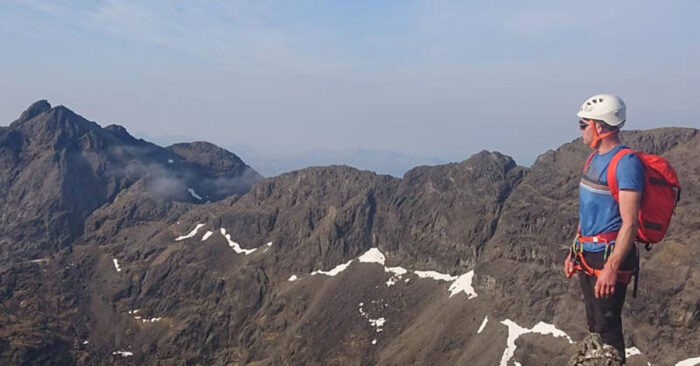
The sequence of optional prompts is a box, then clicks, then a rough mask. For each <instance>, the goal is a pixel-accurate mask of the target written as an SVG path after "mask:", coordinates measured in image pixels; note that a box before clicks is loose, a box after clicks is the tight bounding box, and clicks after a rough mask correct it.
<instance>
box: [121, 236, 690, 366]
mask: <svg viewBox="0 0 700 366" xmlns="http://www.w3.org/2000/svg"><path fill="white" fill-rule="evenodd" d="M204 226H206V225H205V224H197V226H196V227H195V228H194V229H193V230H192V231H191V232H189V233H188V234H187V235H183V236H180V237H178V238H176V239H175V240H176V241H180V240H185V239H190V238H193V237H195V236H196V235H197V232H198V231H199V230H200V229H201V228H202V227H204ZM219 232H220V233H221V235H222V236H223V237H224V238H225V239H226V241H227V242H228V245H229V246H230V247H231V248H232V249H233V251H234V252H236V253H237V254H245V255H249V254H252V253H254V252H255V251H256V250H257V249H259V248H260V247H262V245H261V246H260V247H258V248H253V249H243V248H241V246H240V244H238V243H237V242H235V241H233V240H232V239H231V235H230V234H229V233H227V232H226V229H224V228H221V229H219ZM211 235H213V232H212V231H207V232H206V233H205V234H204V235H203V237H202V239H201V241H205V240H207V239H209V238H210V237H211ZM271 245H272V242H268V243H266V244H264V246H266V247H267V248H265V250H264V251H263V252H265V251H267V249H269V247H270V246H271ZM356 260H357V261H358V262H360V263H367V264H378V265H381V266H383V267H384V271H385V272H387V273H391V274H392V276H391V277H390V278H389V280H387V282H386V286H387V287H390V286H393V285H395V284H396V283H397V282H398V281H400V280H404V278H403V277H404V276H406V275H408V274H411V273H412V274H414V275H416V276H417V277H419V278H423V279H426V278H427V279H432V280H435V281H443V282H451V284H450V287H449V288H448V291H449V293H450V295H449V297H453V296H454V295H456V294H459V293H460V292H464V293H465V295H466V296H467V299H473V298H475V297H477V296H478V294H477V293H476V290H475V289H474V287H473V285H472V282H473V280H474V271H473V270H471V271H469V272H467V273H465V274H463V275H460V276H452V275H449V274H445V273H440V272H437V271H432V270H413V271H411V270H408V269H406V268H403V267H386V266H385V263H386V256H385V255H384V254H383V253H382V252H381V251H380V250H379V249H378V248H370V249H369V250H368V251H366V252H365V253H363V254H362V255H361V256H359V257H358V258H356ZM113 261H114V265H115V268H116V270H117V271H118V272H121V267H119V264H118V262H117V259H113ZM354 261H355V259H351V260H349V261H348V262H345V263H342V264H339V265H337V266H336V267H334V268H333V269H331V270H328V271H324V270H315V271H312V272H311V273H310V275H311V276H316V275H324V276H330V277H335V276H337V275H338V274H340V273H342V272H343V271H345V270H346V269H347V268H348V267H350V265H351V264H352V262H354ZM301 279H302V278H300V277H298V276H297V275H291V276H290V277H289V278H288V280H287V281H289V282H294V281H299V280H301ZM409 281H410V278H406V279H405V280H404V282H409ZM362 306H363V303H360V309H359V311H360V315H361V316H362V317H363V318H365V319H366V320H367V321H368V322H369V323H370V325H371V326H372V327H374V328H376V332H378V333H379V332H381V331H382V327H383V326H384V324H385V323H386V319H385V318H384V317H379V318H376V319H372V318H370V317H369V315H368V314H367V313H366V312H364V310H363V308H362ZM135 318H137V317H135ZM139 318H140V317H139ZM160 319H161V318H151V319H141V320H142V321H143V322H156V321H159V320H160ZM487 323H488V316H486V317H485V318H484V320H483V322H482V323H481V325H480V327H479V329H478V330H477V334H480V333H481V332H482V331H483V330H484V329H485V327H486V324H487ZM501 324H503V325H505V326H506V327H508V338H507V341H506V349H505V350H504V351H503V355H502V357H501V362H500V365H507V363H508V361H509V360H510V359H511V358H512V357H513V355H514V354H515V350H516V348H517V346H516V345H515V340H516V339H517V338H518V337H520V336H521V335H523V334H527V333H535V334H542V335H552V336H554V337H563V338H566V339H567V341H568V342H569V343H574V342H573V340H572V339H571V337H569V335H568V334H566V333H565V332H563V331H561V330H559V329H557V328H556V327H555V326H554V325H552V324H548V323H544V322H539V323H537V324H536V325H535V326H534V327H533V328H531V329H527V328H524V327H521V326H519V325H518V324H517V323H515V322H513V321H512V320H510V319H506V320H503V321H501ZM371 343H372V344H373V345H375V344H376V343H377V339H373V340H372V342H371ZM118 352H121V351H118ZM126 353H129V352H126ZM625 353H626V355H627V357H631V356H635V355H641V354H642V352H641V351H640V350H639V349H638V348H636V347H631V348H628V349H626V351H625ZM114 354H117V353H116V352H115V353H114ZM124 357H127V355H124ZM514 364H516V365H519V363H518V362H517V361H514ZM693 365H700V357H695V358H689V359H686V360H682V361H679V362H678V363H676V365H675V366H693Z"/></svg>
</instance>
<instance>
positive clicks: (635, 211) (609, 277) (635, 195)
mask: <svg viewBox="0 0 700 366" xmlns="http://www.w3.org/2000/svg"><path fill="white" fill-rule="evenodd" d="M641 203H642V193H641V192H637V191H626V190H620V195H619V206H620V216H621V217H622V227H621V228H620V231H618V234H617V239H616V240H615V250H613V252H612V254H611V255H610V257H608V260H607V262H605V266H604V267H603V271H602V272H601V274H600V276H599V277H598V280H597V281H596V284H595V297H597V298H606V297H609V296H612V295H613V294H614V293H615V282H616V281H617V270H618V269H620V265H621V264H622V261H624V260H625V257H626V256H627V253H629V251H630V248H632V243H633V242H634V238H635V236H636V235H637V228H638V227H639V207H640V206H641Z"/></svg>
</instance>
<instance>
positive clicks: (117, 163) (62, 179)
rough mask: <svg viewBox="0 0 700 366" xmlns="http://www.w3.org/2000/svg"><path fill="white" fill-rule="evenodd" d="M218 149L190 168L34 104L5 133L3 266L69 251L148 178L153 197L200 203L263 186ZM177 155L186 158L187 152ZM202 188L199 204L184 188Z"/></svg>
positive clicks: (119, 131) (0, 155) (0, 156)
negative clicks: (95, 216)
mask: <svg viewBox="0 0 700 366" xmlns="http://www.w3.org/2000/svg"><path fill="white" fill-rule="evenodd" d="M216 149H217V148H216V147H213V146H211V147H210V148H209V149H208V150H206V149H205V150H201V149H200V151H199V152H198V153H196V154H194V155H198V156H200V159H199V160H200V161H203V163H198V162H197V161H193V162H190V161H188V157H190V156H192V154H187V156H181V155H178V154H177V153H176V152H173V151H171V150H168V149H164V148H161V147H159V146H157V145H154V144H151V143H149V142H146V141H143V140H137V139H135V138H133V137H132V136H131V135H129V134H128V132H126V130H125V129H124V128H123V127H121V126H116V125H111V126H107V127H105V128H101V127H100V126H99V125H98V124H96V123H94V122H90V121H88V120H86V119H84V118H83V117H81V116H79V115H77V114H75V113H73V112H72V111H71V110H69V109H67V108H65V107H63V106H59V107H55V108H51V106H50V105H49V104H48V102H46V101H39V102H36V103H34V104H33V105H32V106H30V107H29V108H28V109H27V110H26V111H25V112H23V113H22V115H21V116H20V118H19V119H18V120H17V121H15V122H13V123H12V124H11V125H10V127H9V128H5V129H2V130H0V170H1V171H2V173H3V174H2V176H0V206H2V207H3V210H2V213H0V244H1V245H0V259H2V260H7V259H9V258H10V256H17V255H20V254H21V256H29V257H32V256H40V255H45V254H50V253H52V252H55V251H57V250H58V249H60V248H64V247H67V246H69V245H70V244H71V243H72V242H73V241H74V240H75V239H76V238H77V237H78V236H79V235H81V234H82V233H83V224H84V222H85V219H86V218H87V216H88V215H89V214H90V213H91V212H93V211H94V210H95V209H97V208H98V207H100V206H102V205H104V204H105V203H108V202H111V201H112V200H114V198H115V197H116V196H117V194H118V193H119V192H121V191H122V190H124V189H126V188H128V187H129V186H131V185H132V184H134V183H135V182H137V181H138V180H140V179H142V178H144V177H148V178H149V182H150V183H151V184H150V185H149V186H148V187H146V188H148V190H149V192H150V193H152V195H153V196H156V197H158V198H162V199H165V200H168V201H187V202H200V201H201V202H200V203H204V202H205V201H204V197H208V198H206V200H209V201H215V200H219V199H221V198H223V197H225V196H228V195H230V194H233V193H242V192H245V191H247V189H249V187H250V185H251V184H252V183H254V182H255V181H256V180H259V179H260V178H261V177H260V176H259V175H258V174H257V173H255V172H254V171H253V170H252V169H251V168H250V167H248V166H246V165H245V164H244V163H243V162H242V161H241V160H240V159H238V157H236V156H235V155H233V154H231V153H225V152H223V151H222V150H221V149H218V150H216ZM195 150H196V149H195ZM178 151H182V152H186V151H188V147H187V144H184V145H183V146H181V147H180V148H179V149H178ZM207 154H212V155H215V156H216V157H212V158H210V159H207V158H206V156H207ZM212 161H213V162H215V163H212ZM221 167H225V168H227V169H228V172H227V173H221ZM239 178H240V179H239ZM200 186H201V187H202V189H201V190H199V193H200V194H202V195H203V199H196V198H195V197H193V195H192V194H190V193H189V192H188V190H187V188H192V189H193V191H194V192H197V191H196V190H197V189H200Z"/></svg>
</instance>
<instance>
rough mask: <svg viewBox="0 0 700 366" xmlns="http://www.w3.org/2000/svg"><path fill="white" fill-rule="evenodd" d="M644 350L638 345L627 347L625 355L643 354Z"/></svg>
mask: <svg viewBox="0 0 700 366" xmlns="http://www.w3.org/2000/svg"><path fill="white" fill-rule="evenodd" d="M641 354H642V351H640V350H639V348H637V347H631V348H625V357H632V356H635V355H641Z"/></svg>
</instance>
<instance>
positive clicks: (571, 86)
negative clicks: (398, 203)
mask: <svg viewBox="0 0 700 366" xmlns="http://www.w3.org/2000/svg"><path fill="white" fill-rule="evenodd" d="M68 4H71V5H68ZM699 14H700V1H670V0H669V1H639V0H637V1H577V2H572V1H537V2H525V1H480V2H476V1H444V0H430V1H414V0H406V1H381V0H374V1H366V0H358V1H348V0H345V1H320V0H318V1H307V0H286V1H265V0H253V1H236V0H233V1H211V0H209V1H204V0H202V1H192V0H189V1H144V0H141V1H72V2H69V1H38V0H30V1H11V0H10V1H7V0H5V1H2V2H0V125H7V124H9V123H10V122H11V121H13V120H14V119H16V118H17V116H18V115H19V113H20V112H21V111H22V110H23V109H24V108H26V107H27V106H28V105H29V104H30V103H32V102H34V101H35V100H38V99H43V98H46V99H48V100H49V101H50V102H51V103H52V104H53V105H58V104H63V105H66V106H68V107H69V108H71V109H73V110H74V111H76V112H78V113H79V114H82V115H83V116H85V117H86V118H88V119H91V120H94V121H97V122H100V123H101V124H103V125H106V124H109V123H118V124H121V125H123V126H125V127H126V128H127V129H128V130H129V131H131V132H132V134H134V135H136V136H138V137H144V138H149V139H155V140H157V141H193V140H206V141H210V142H213V143H216V144H219V145H222V146H236V145H247V146H250V147H251V148H252V149H254V150H256V151H259V152H270V153H277V154H280V153H281V154H284V153H285V152H298V151H302V150H309V149H331V150H336V149H337V150H348V149H381V150H390V151H396V152H400V153H404V154H409V155H413V156H433V157H440V158H442V159H445V160H462V159H465V158H467V157H469V156H470V155H471V154H473V153H475V152H477V151H479V150H482V149H488V150H497V151H501V152H503V153H505V154H508V155H511V156H513V157H514V158H515V159H516V161H518V163H520V164H526V165H527V164H530V163H532V161H533V160H534V158H535V157H536V156H537V155H539V154H540V153H543V152H545V151H546V150H548V149H550V148H555V147H557V146H559V145H560V144H561V143H564V142H568V141H570V140H571V139H573V138H575V137H577V136H578V130H577V126H576V124H575V122H576V116H575V113H576V111H577V110H578V107H579V106H580V104H581V103H582V102H583V100H584V99H585V98H587V97H589V96H590V95H592V94H595V93H598V92H609V93H616V94H619V95H621V96H622V97H623V99H625V100H626V102H627V104H628V123H627V125H626V127H628V128H631V129H638V128H642V129H646V128H652V127H661V126H691V127H698V126H699V125H700V122H699V118H698V117H699V116H700V103H698V102H697V101H698V99H699V97H700V26H698V21H697V18H698V15H699ZM234 152H235V151H234Z"/></svg>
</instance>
